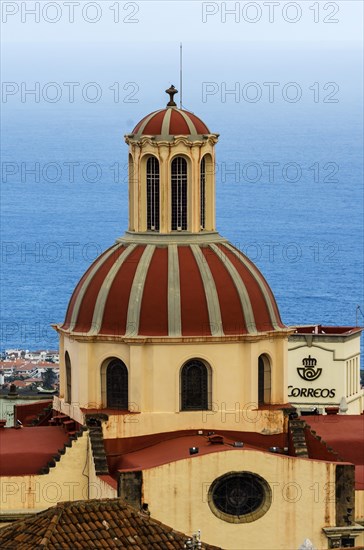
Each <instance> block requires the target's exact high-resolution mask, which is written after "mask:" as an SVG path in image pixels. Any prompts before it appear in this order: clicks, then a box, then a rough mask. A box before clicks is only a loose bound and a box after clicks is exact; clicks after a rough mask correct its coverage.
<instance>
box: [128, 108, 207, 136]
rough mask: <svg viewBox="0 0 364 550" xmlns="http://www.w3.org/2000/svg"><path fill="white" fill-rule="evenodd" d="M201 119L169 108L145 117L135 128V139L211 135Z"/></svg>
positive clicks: (133, 132) (180, 110)
mask: <svg viewBox="0 0 364 550" xmlns="http://www.w3.org/2000/svg"><path fill="white" fill-rule="evenodd" d="M210 133H211V132H210V130H209V129H208V127H207V126H206V124H205V123H204V122H202V120H201V119H200V118H198V117H197V116H196V115H194V114H193V113H190V112H189V111H184V110H183V109H177V107H167V108H166V109H160V110H159V111H154V112H153V113H150V114H149V115H147V116H145V117H144V118H143V119H142V120H141V121H140V122H139V123H138V124H137V125H136V126H135V128H134V130H133V131H132V134H134V138H136V137H141V136H163V137H167V136H177V135H185V136H194V137H198V136H201V135H205V134H210Z"/></svg>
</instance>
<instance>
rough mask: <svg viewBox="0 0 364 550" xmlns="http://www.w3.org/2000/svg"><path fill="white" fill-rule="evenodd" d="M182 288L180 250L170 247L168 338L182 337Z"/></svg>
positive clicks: (171, 245) (174, 246)
mask: <svg viewBox="0 0 364 550" xmlns="http://www.w3.org/2000/svg"><path fill="white" fill-rule="evenodd" d="M181 334H182V329H181V287H180V278H179V261H178V248H177V245H176V244H170V245H168V336H181Z"/></svg>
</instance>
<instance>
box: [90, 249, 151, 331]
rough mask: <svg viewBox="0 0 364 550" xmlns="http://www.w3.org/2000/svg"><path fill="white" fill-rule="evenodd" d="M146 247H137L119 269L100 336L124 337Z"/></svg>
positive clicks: (107, 303) (106, 308) (108, 300)
mask: <svg viewBox="0 0 364 550" xmlns="http://www.w3.org/2000/svg"><path fill="white" fill-rule="evenodd" d="M145 248H146V247H145V246H143V245H142V246H137V247H136V248H134V250H133V251H132V252H131V253H130V255H129V256H128V258H127V261H125V262H124V263H123V264H122V267H120V268H119V270H118V272H117V274H116V276H115V278H114V280H113V282H112V284H111V286H110V290H109V293H108V296H107V300H106V303H105V308H104V316H103V319H102V323H101V328H100V331H99V333H100V334H108V335H114V336H123V335H124V334H125V333H126V328H127V315H128V306H129V299H130V293H131V289H132V285H133V281H134V276H135V272H136V270H137V267H138V265H139V261H140V258H141V256H142V254H143V252H144V250H145Z"/></svg>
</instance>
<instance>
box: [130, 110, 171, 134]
mask: <svg viewBox="0 0 364 550" xmlns="http://www.w3.org/2000/svg"><path fill="white" fill-rule="evenodd" d="M162 111H164V109H159V110H158V111H154V112H153V113H150V115H147V117H146V119H145V120H144V122H143V124H142V125H141V126H140V128H139V130H138V131H137V132H136V134H135V135H137V136H139V135H141V134H142V133H143V130H144V128H145V127H146V125H147V124H148V122H149V121H150V120H151V119H152V118H153V117H154V116H155V115H157V114H158V113H161V112H162ZM137 126H138V125H137Z"/></svg>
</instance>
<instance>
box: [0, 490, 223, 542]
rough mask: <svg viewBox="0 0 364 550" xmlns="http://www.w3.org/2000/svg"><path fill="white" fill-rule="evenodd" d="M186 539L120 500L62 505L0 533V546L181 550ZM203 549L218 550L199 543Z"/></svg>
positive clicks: (14, 524) (181, 534) (4, 529)
mask: <svg viewBox="0 0 364 550" xmlns="http://www.w3.org/2000/svg"><path fill="white" fill-rule="evenodd" d="M188 538H190V537H189V536H187V535H184V534H183V533H180V532H177V531H174V530H173V529H172V528H171V527H167V526H166V525H164V524H163V523H160V522H159V521H156V520H154V519H152V518H151V517H149V515H147V514H146V513H143V512H141V511H138V510H137V509H135V508H133V507H132V506H129V505H128V504H126V503H125V502H124V501H122V500H121V499H105V500H86V501H83V500H80V501H76V502H62V503H60V504H58V505H57V506H56V507H54V508H49V509H48V510H46V511H44V512H40V513H39V514H35V515H34V516H31V517H29V518H27V519H25V520H21V521H16V522H15V523H13V524H12V525H8V526H7V527H4V528H3V529H1V530H0V547H1V548H2V549H5V548H13V549H14V550H15V549H16V550H29V549H30V548H49V549H52V550H56V549H57V550H59V549H65V550H71V549H76V548H87V549H89V548H133V549H135V550H146V549H148V550H149V549H150V550H153V549H155V550H157V549H158V550H161V549H162V548H163V550H168V549H170V550H174V549H182V548H184V545H185V543H186V541H187V540H188ZM201 548H202V549H203V550H219V549H218V548H217V547H216V546H211V545H208V544H202V546H201Z"/></svg>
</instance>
